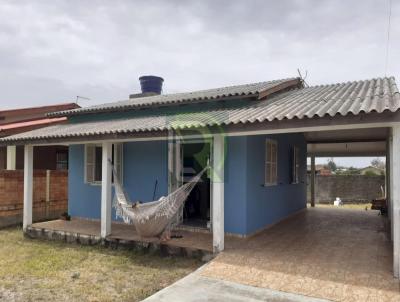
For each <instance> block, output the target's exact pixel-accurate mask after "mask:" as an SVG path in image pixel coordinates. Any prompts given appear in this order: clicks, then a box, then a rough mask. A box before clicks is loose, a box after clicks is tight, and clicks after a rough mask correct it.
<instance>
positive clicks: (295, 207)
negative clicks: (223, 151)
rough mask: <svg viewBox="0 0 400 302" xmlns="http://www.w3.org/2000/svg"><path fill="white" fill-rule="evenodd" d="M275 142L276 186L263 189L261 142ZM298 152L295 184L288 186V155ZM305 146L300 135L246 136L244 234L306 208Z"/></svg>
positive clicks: (263, 147) (263, 145) (262, 143)
mask: <svg viewBox="0 0 400 302" xmlns="http://www.w3.org/2000/svg"><path fill="white" fill-rule="evenodd" d="M267 137H270V138H272V139H275V140H276V141H277V142H278V184H277V185H274V186H264V177H265V176H264V173H265V172H264V167H265V165H264V162H265V139H266V138H267ZM293 146H297V147H299V151H300V156H299V157H300V176H299V183H297V184H292V183H291V167H290V165H291V164H290V162H291V160H290V155H291V152H290V150H291V148H292V147H293ZM306 171H307V144H306V141H305V139H304V136H303V135H302V134H283V135H268V136H265V135H263V136H249V137H248V138H247V195H246V199H247V202H246V205H247V208H246V209H247V234H251V233H253V232H255V231H257V230H260V229H262V228H264V227H265V226H268V225H271V224H273V223H276V222H278V221H279V220H282V219H283V218H285V217H287V216H288V215H290V214H292V213H295V212H297V211H299V210H301V209H303V208H305V207H306V206H307V203H306V192H307V184H306Z"/></svg>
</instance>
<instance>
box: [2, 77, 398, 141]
mask: <svg viewBox="0 0 400 302" xmlns="http://www.w3.org/2000/svg"><path fill="white" fill-rule="evenodd" d="M286 88H287V87H286ZM275 92H276V91H275ZM278 92H279V91H278ZM258 93H259V92H258ZM139 102H140V99H139ZM399 108H400V95H399V91H398V88H397V86H396V83H395V79H394V78H393V77H390V78H377V79H371V80H364V81H356V82H347V83H339V84H331V85H319V86H312V87H301V88H294V87H292V90H289V91H288V90H287V89H285V90H282V91H280V92H279V93H274V94H271V95H270V96H268V97H267V98H266V99H263V100H259V99H258V98H257V99H250V100H247V101H244V100H239V99H238V100H236V101H229V102H223V101H218V102H217V101H215V102H211V103H210V102H208V103H207V104H190V105H186V106H180V105H178V104H174V105H172V106H167V107H165V106H164V107H157V106H156V107H154V106H153V107H151V108H146V109H142V110H130V111H129V112H125V111H126V110H123V109H126V108H121V109H120V110H117V111H118V112H121V114H120V115H117V116H116V117H115V115H113V117H112V118H111V117H110V116H108V117H106V116H105V117H104V119H96V120H93V119H88V121H81V122H78V121H70V122H69V123H66V124H60V125H55V126H50V127H46V128H41V129H38V130H33V131H29V132H25V133H21V134H17V135H13V136H10V137H6V138H3V139H1V140H0V143H2V144H7V143H8V144H10V143H18V142H19V143H21V142H24V143H27V142H35V141H39V140H40V141H42V140H46V141H51V140H66V141H67V140H68V139H69V138H75V139H76V138H82V140H83V139H84V138H85V137H99V138H101V136H102V135H118V134H129V135H132V136H134V135H135V134H136V133H140V132H150V131H151V132H153V131H167V130H170V129H195V128H203V127H211V126H220V127H223V126H228V125H234V124H251V123H261V122H267V123H268V122H272V121H275V120H278V121H282V120H291V119H311V118H314V119H315V118H322V117H325V116H330V117H336V116H346V115H358V114H361V113H366V114H369V113H378V114H380V113H383V112H386V111H387V112H397V111H398V110H399ZM78 110H80V109H78ZM86 110H89V109H86ZM122 111H124V113H122Z"/></svg>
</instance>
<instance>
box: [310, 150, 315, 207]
mask: <svg viewBox="0 0 400 302" xmlns="http://www.w3.org/2000/svg"><path fill="white" fill-rule="evenodd" d="M310 182H311V183H310V193H311V201H310V203H311V206H312V207H315V156H314V155H311V175H310Z"/></svg>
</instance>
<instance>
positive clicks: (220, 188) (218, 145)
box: [212, 134, 225, 253]
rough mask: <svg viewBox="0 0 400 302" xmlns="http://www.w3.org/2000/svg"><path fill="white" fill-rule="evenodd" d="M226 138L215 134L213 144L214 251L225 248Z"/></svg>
mask: <svg viewBox="0 0 400 302" xmlns="http://www.w3.org/2000/svg"><path fill="white" fill-rule="evenodd" d="M224 161H225V138H224V136H223V135H220V134H218V135H215V136H214V145H213V167H212V171H213V175H212V181H213V183H212V229H213V251H214V253H218V252H221V251H223V250H224V239H225V238H224V237H225V229H224V203H225V201H224V166H225V162H224Z"/></svg>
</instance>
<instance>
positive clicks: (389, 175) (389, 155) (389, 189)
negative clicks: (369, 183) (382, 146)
mask: <svg viewBox="0 0 400 302" xmlns="http://www.w3.org/2000/svg"><path fill="white" fill-rule="evenodd" d="M386 148H387V150H386V182H387V183H386V198H387V199H388V200H387V203H388V210H389V213H388V216H389V219H390V238H391V240H392V241H393V169H392V162H393V139H392V135H390V137H389V139H388V143H387V147H386Z"/></svg>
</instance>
